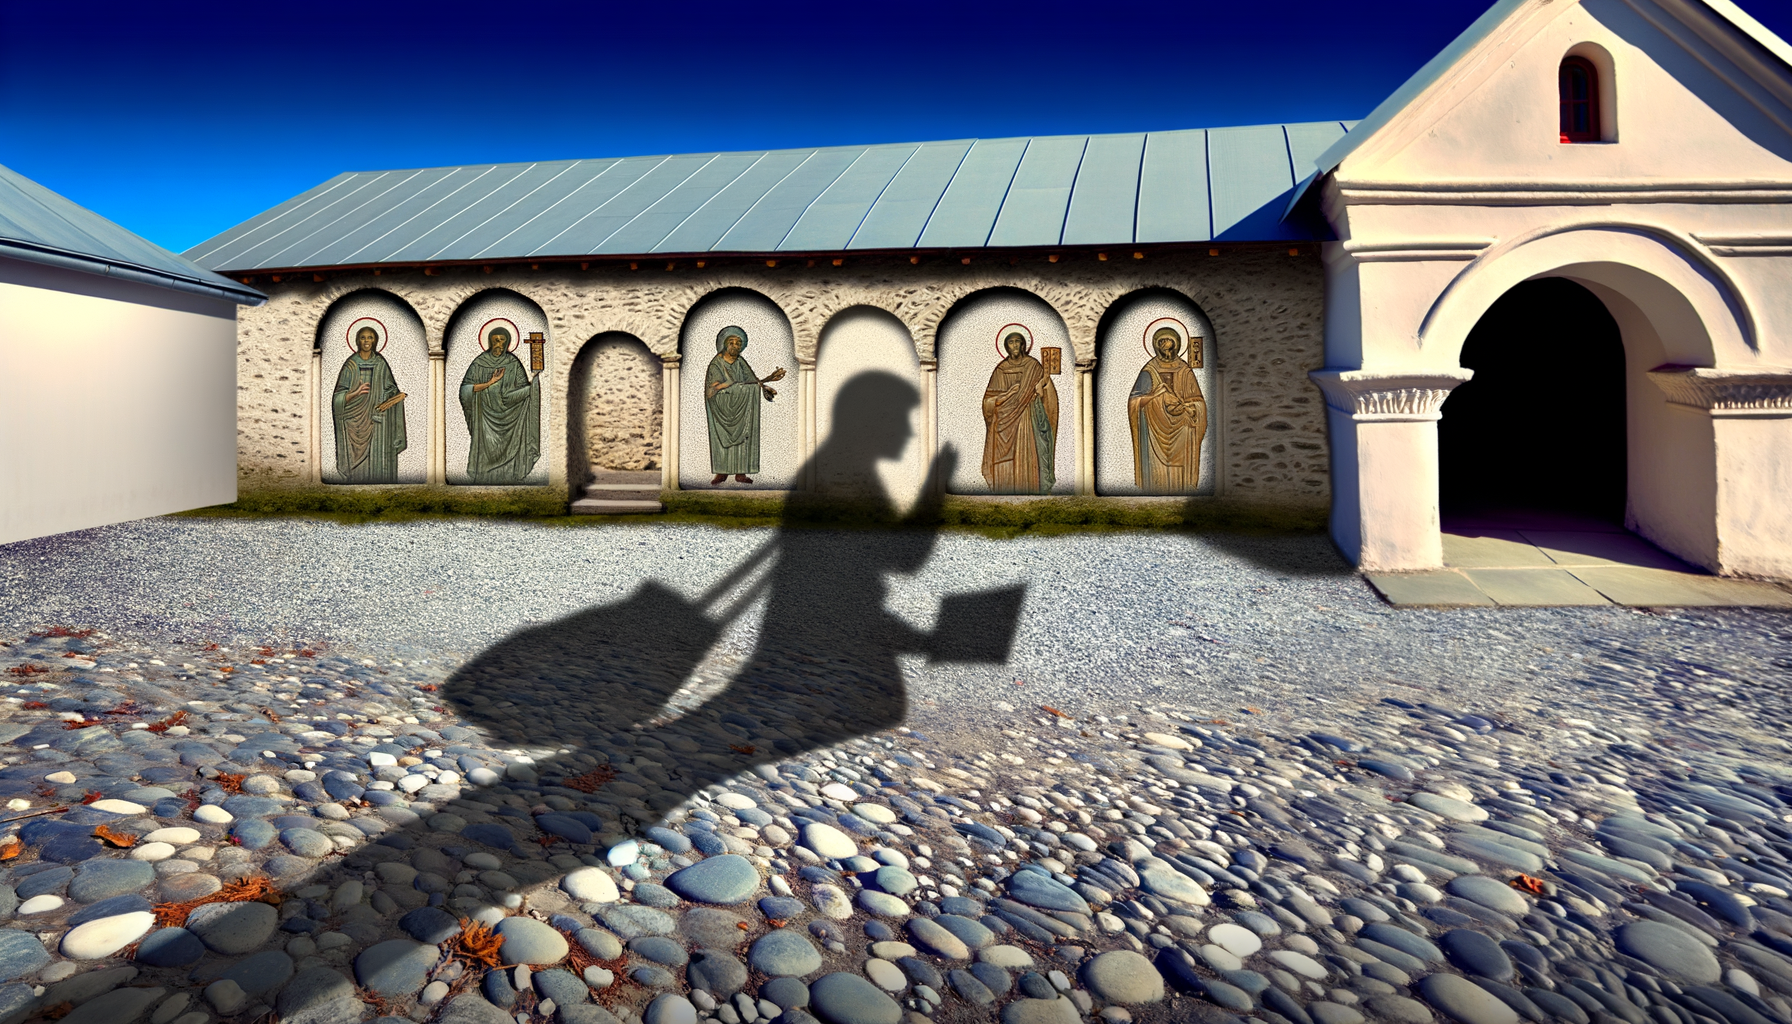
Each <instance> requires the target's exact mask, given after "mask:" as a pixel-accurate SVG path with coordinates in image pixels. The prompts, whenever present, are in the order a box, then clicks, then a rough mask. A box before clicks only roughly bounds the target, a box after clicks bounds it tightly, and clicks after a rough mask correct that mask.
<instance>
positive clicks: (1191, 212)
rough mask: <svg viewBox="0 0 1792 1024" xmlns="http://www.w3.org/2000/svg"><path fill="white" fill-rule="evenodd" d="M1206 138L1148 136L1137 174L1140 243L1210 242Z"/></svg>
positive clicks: (1199, 132) (1170, 134)
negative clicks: (1143, 156) (1142, 160)
mask: <svg viewBox="0 0 1792 1024" xmlns="http://www.w3.org/2000/svg"><path fill="white" fill-rule="evenodd" d="M1212 213H1213V203H1212V197H1211V195H1210V189H1209V188H1208V180H1207V132H1205V131H1204V130H1202V129H1199V128H1197V129H1195V130H1194V131H1185V132H1152V133H1151V134H1150V135H1148V136H1146V137H1145V159H1144V164H1143V165H1142V166H1141V167H1140V168H1139V213H1138V227H1137V228H1136V229H1135V231H1134V239H1135V240H1136V241H1140V242H1205V241H1207V240H1208V239H1210V238H1212V237H1213V220H1212Z"/></svg>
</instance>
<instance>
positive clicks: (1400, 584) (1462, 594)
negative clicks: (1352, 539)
mask: <svg viewBox="0 0 1792 1024" xmlns="http://www.w3.org/2000/svg"><path fill="white" fill-rule="evenodd" d="M1363 578H1364V579H1367V580H1368V581H1369V585H1370V586H1372V587H1374V588H1375V589H1376V591H1377V592H1378V593H1380V594H1381V596H1382V597H1384V598H1386V599H1387V602H1388V603H1389V604H1393V605H1401V606H1411V607H1419V608H1460V607H1465V606H1471V605H1480V606H1490V605H1492V604H1493V603H1494V600H1493V598H1491V597H1488V596H1487V595H1486V594H1485V593H1483V592H1482V591H1481V589H1480V588H1479V587H1476V586H1475V585H1474V583H1473V582H1471V581H1470V580H1469V578H1468V577H1467V576H1464V575H1462V574H1461V573H1459V572H1457V571H1455V570H1454V569H1434V570H1431V571H1429V572H1398V573H1394V572H1390V573H1367V574H1365V575H1364V577H1363Z"/></svg>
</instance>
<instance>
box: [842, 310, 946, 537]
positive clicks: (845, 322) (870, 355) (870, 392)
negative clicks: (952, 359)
mask: <svg viewBox="0 0 1792 1024" xmlns="http://www.w3.org/2000/svg"><path fill="white" fill-rule="evenodd" d="M878 374H887V375H888V377H889V378H894V380H890V379H888V378H885V379H883V380H877V381H873V380H872V378H873V377H874V376H875V375H878ZM868 382H869V386H868ZM855 384H856V386H855ZM849 389H851V395H858V396H863V397H862V398H860V399H859V400H858V403H857V404H855V405H853V407H851V408H837V406H838V405H839V403H840V400H841V395H842V393H844V392H847V391H848V390H849ZM851 395H849V398H850V397H851ZM911 395H912V397H913V399H914V401H913V402H912V403H911V402H910V401H909V398H910V396H911ZM920 395H921V363H920V360H919V359H918V358H917V357H916V355H915V343H914V339H913V338H911V337H910V336H909V333H908V328H906V327H904V326H903V325H902V321H900V320H898V319H896V317H894V316H892V315H891V314H889V313H887V312H885V311H883V310H881V309H873V308H871V307H869V306H855V307H852V308H849V309H845V310H842V311H840V312H839V313H837V314H835V316H834V317H833V319H831V320H829V321H828V324H827V326H826V327H825V328H823V329H822V332H821V342H820V346H819V349H818V350H817V353H816V360H815V438H816V446H815V489H816V490H817V491H819V492H820V493H823V494H830V495H838V496H841V497H848V498H851V497H858V496H861V495H864V494H867V493H874V488H872V487H871V486H870V479H871V477H872V476H873V475H875V477H876V478H877V481H878V483H879V484H880V485H881V486H882V488H883V491H884V493H885V494H886V495H888V496H889V499H890V501H891V503H892V504H893V505H894V506H895V507H896V508H897V509H899V510H906V509H908V508H910V507H912V506H913V505H914V503H915V501H916V500H917V499H918V498H919V497H920V493H921V482H922V480H923V479H924V478H925V476H926V474H927V460H928V452H927V451H926V449H925V446H924V445H923V444H922V443H921V438H922V436H923V432H922V421H921V417H922V409H921V404H920ZM898 422H900V425H897V424H898ZM905 433H906V436H907V441H906V442H903V441H902V440H901V437H902V435H903V434H905ZM892 454H894V456H895V457H893V458H892V457H891V455H892Z"/></svg>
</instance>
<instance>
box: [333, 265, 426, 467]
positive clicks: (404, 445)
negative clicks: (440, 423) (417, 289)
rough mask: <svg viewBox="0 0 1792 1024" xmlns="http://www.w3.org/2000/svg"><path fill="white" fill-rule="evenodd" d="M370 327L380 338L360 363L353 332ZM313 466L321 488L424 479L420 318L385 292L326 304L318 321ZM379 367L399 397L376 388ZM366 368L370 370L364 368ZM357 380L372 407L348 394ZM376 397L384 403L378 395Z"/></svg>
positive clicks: (423, 364)
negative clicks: (371, 357)
mask: <svg viewBox="0 0 1792 1024" xmlns="http://www.w3.org/2000/svg"><path fill="white" fill-rule="evenodd" d="M363 326H372V327H374V328H375V330H376V333H378V334H380V335H381V337H380V339H379V343H378V344H377V345H376V353H377V355H378V359H377V360H368V361H362V360H360V359H359V358H358V356H357V353H356V349H355V339H354V337H353V336H352V335H353V334H358V333H360V328H361V327H363ZM314 345H315V347H316V350H317V352H318V356H319V370H320V373H319V379H318V382H317V385H318V386H317V410H316V416H317V422H318V426H319V430H318V433H317V436H318V438H319V439H320V442H321V443H320V444H319V451H318V453H317V457H318V468H319V475H320V478H321V479H322V480H323V482H324V483H326V484H420V483H424V482H426V480H427V479H428V476H429V402H430V395H429V345H428V342H427V341H426V340H425V337H424V332H423V320H422V318H421V317H419V316H418V315H417V313H416V311H415V310H413V309H411V307H410V306H409V305H408V304H406V303H405V302H404V300H402V299H400V298H398V297H397V296H395V295H392V294H391V293H389V292H383V291H376V290H372V289H369V290H366V291H358V292H351V293H349V294H347V295H344V296H343V297H342V298H340V299H337V300H336V301H335V302H334V303H332V304H331V305H330V308H329V310H328V311H327V312H325V313H324V316H323V319H322V320H321V321H320V322H319V323H318V328H317V337H316V339H315V341H314ZM380 362H383V363H384V364H385V368H386V369H389V370H390V372H391V383H392V385H395V386H396V389H397V391H398V392H402V393H403V394H404V395H405V397H404V399H403V400H402V401H400V402H398V403H396V404H395V405H393V406H391V407H389V408H387V409H385V410H380V409H379V408H378V407H379V406H380V405H382V404H385V403H386V402H389V401H391V398H392V397H393V396H392V395H391V394H390V393H389V392H390V390H391V388H390V387H385V388H384V390H382V391H380V392H379V393H377V394H376V391H375V389H376V388H377V387H380V386H381V385H382V384H383V381H382V380H381V378H383V377H384V371H382V370H381V369H380V368H379V365H378V364H379V363H380ZM370 364H371V365H370ZM363 379H365V380H366V382H367V383H368V386H369V391H368V397H371V398H374V399H375V401H374V402H373V403H372V406H371V407H369V408H366V409H361V408H359V406H360V405H361V404H362V400H361V399H359V398H356V399H351V398H349V397H348V396H349V394H350V393H352V392H353V391H356V390H358V389H359V388H358V385H359V384H360V383H361V382H362V380H363ZM381 395H384V396H385V397H380V396H381Z"/></svg>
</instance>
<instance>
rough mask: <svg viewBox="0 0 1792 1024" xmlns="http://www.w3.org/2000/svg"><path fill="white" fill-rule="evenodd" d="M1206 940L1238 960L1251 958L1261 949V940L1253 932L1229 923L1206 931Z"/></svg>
mask: <svg viewBox="0 0 1792 1024" xmlns="http://www.w3.org/2000/svg"><path fill="white" fill-rule="evenodd" d="M1207 938H1208V939H1209V940H1210V941H1212V942H1215V943H1218V944H1219V945H1220V947H1221V948H1223V949H1225V950H1226V952H1228V953H1231V954H1232V955H1233V956H1235V957H1238V958H1239V959H1243V958H1245V957H1248V956H1251V955H1252V954H1254V953H1256V952H1257V951H1258V950H1260V949H1262V948H1263V940H1262V939H1260V938H1258V937H1257V934H1256V933H1255V932H1253V931H1251V930H1250V929H1248V928H1244V927H1241V926H1239V925H1236V924H1233V923H1231V922H1230V921H1227V922H1223V923H1221V924H1216V925H1214V926H1213V927H1212V928H1209V929H1207Z"/></svg>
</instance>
